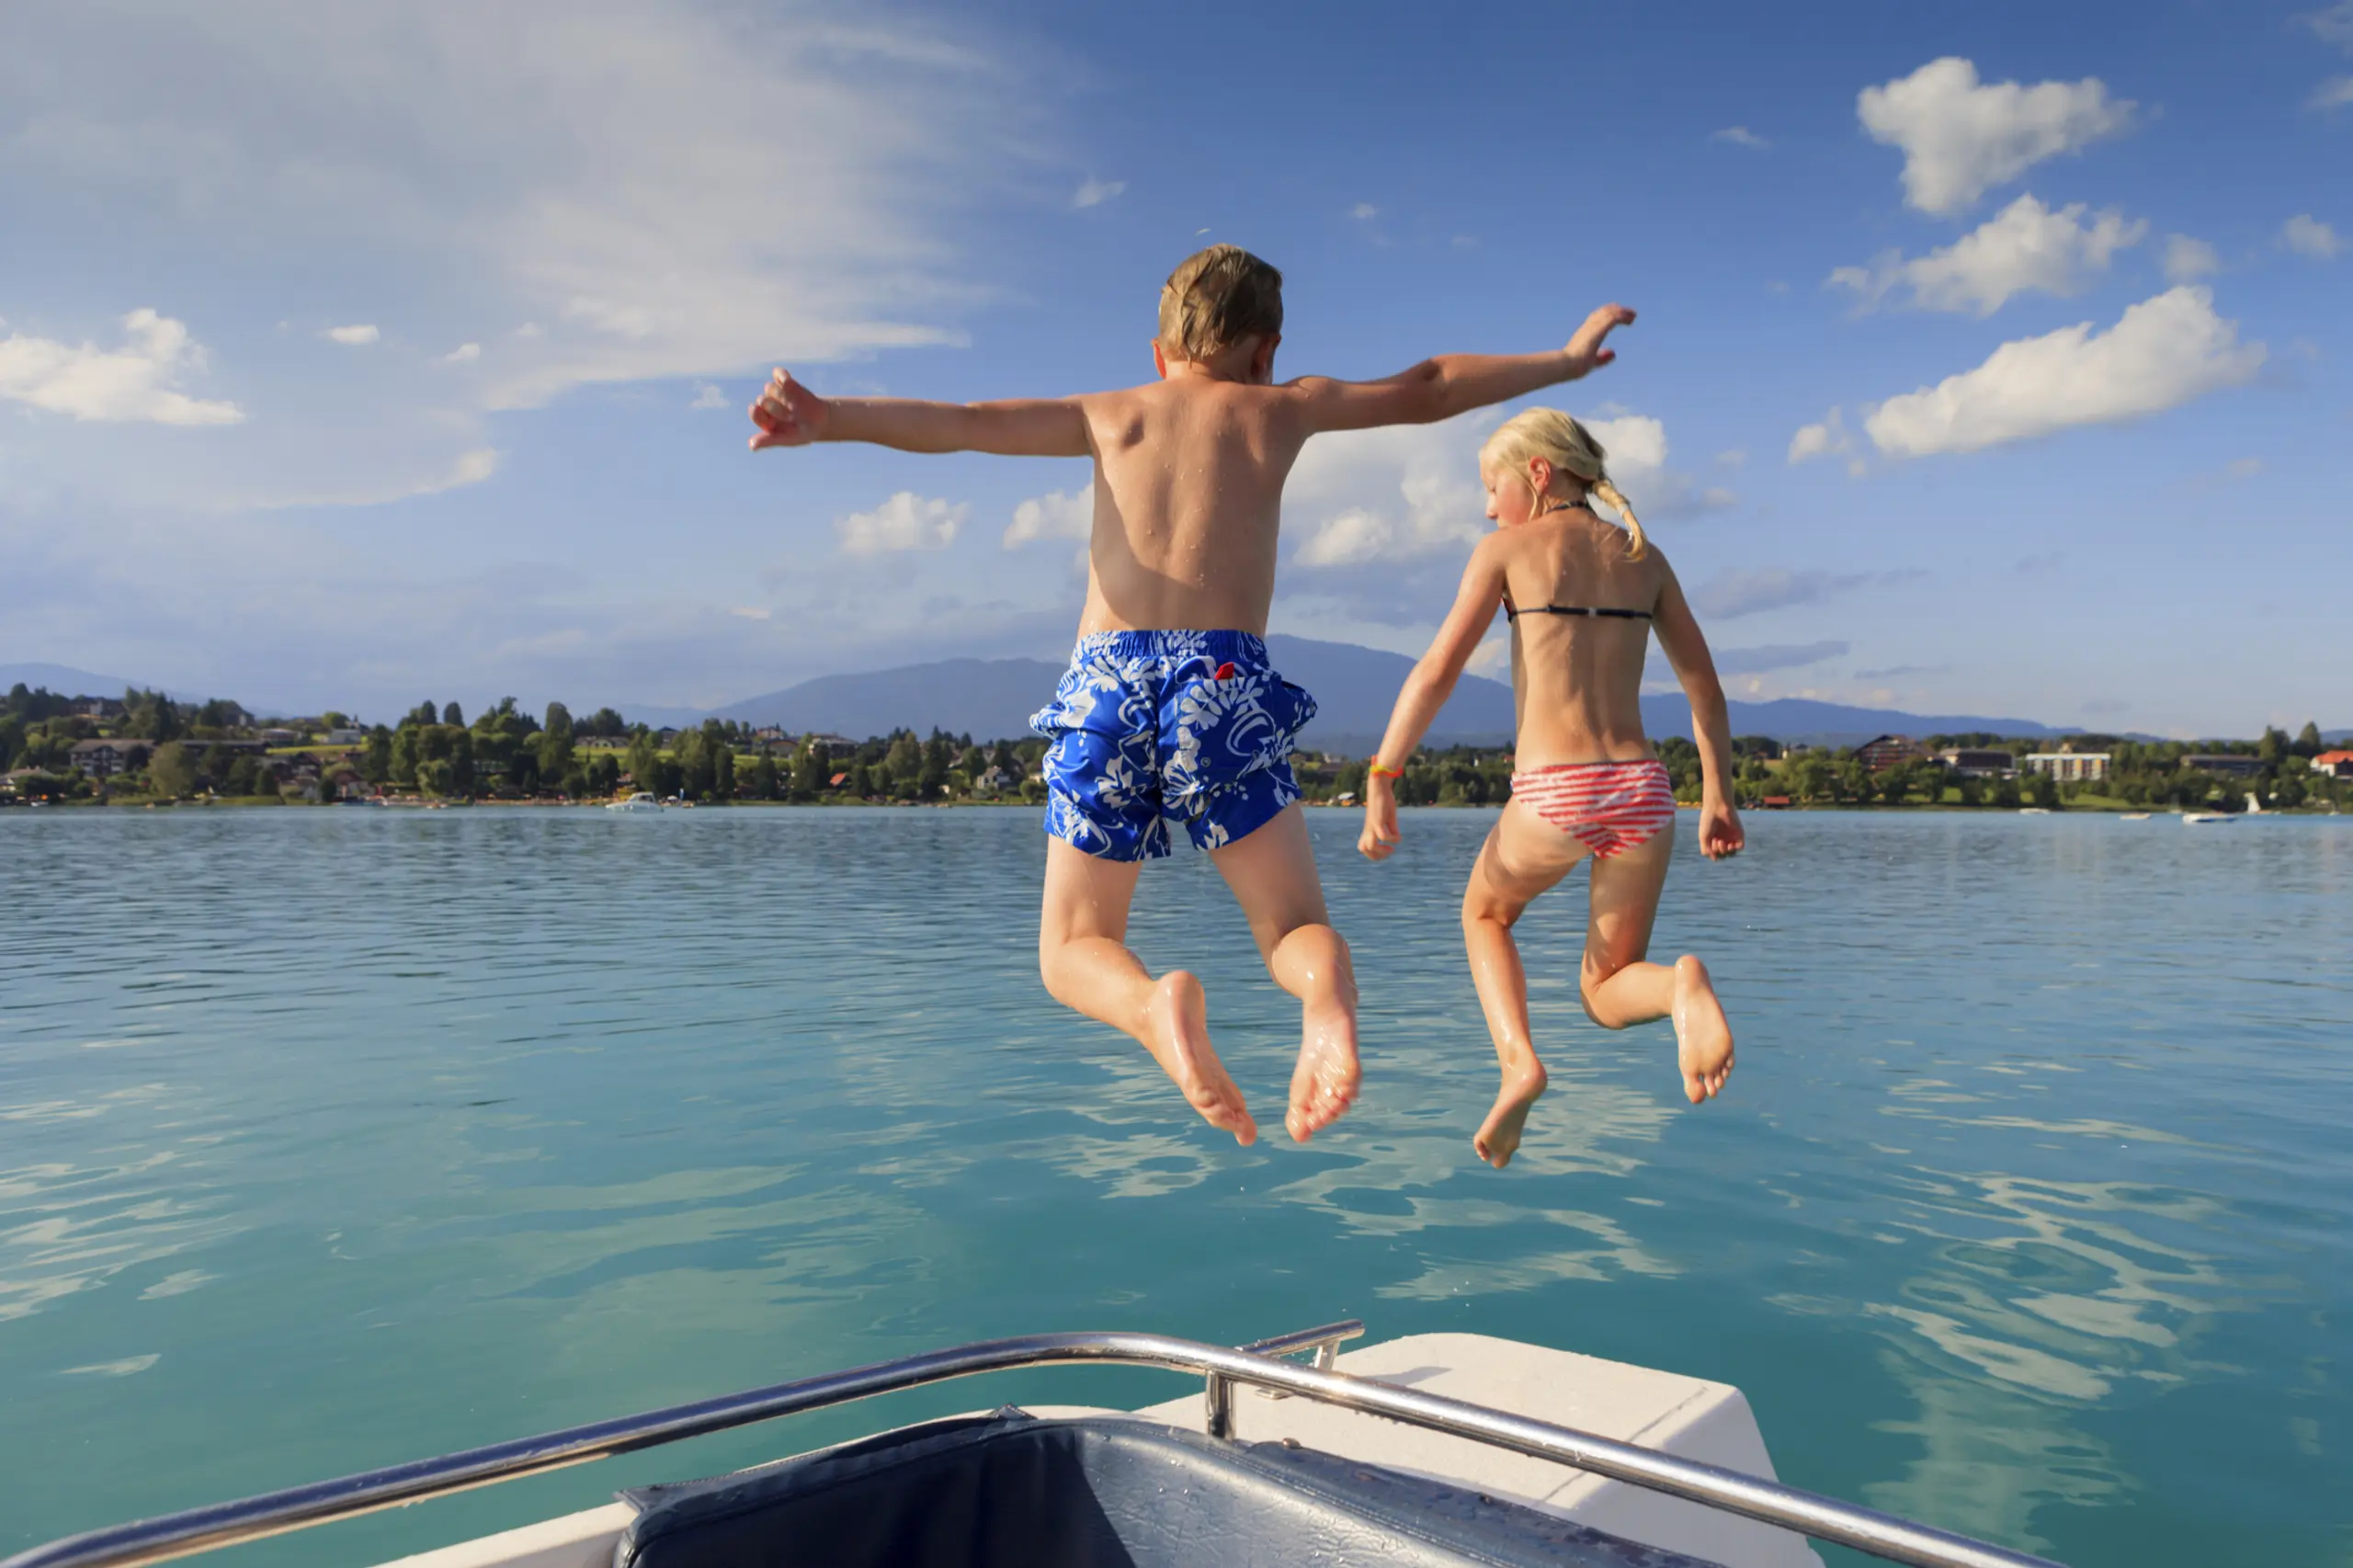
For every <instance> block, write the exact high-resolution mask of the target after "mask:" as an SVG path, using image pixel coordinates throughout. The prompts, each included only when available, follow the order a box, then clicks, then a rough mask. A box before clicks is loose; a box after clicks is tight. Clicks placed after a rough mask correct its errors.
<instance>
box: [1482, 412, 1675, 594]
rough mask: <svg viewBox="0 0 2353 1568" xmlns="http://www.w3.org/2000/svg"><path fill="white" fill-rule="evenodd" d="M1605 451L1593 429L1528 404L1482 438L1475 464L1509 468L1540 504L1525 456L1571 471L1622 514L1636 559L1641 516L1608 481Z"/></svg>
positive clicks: (1641, 547) (1643, 547)
mask: <svg viewBox="0 0 2353 1568" xmlns="http://www.w3.org/2000/svg"><path fill="white" fill-rule="evenodd" d="M1608 455H1609V454H1608V453H1607V452H1605V451H1603V450H1602V449H1601V443H1600V442H1598V441H1597V440H1595V439H1594V438H1593V432H1592V431H1590V430H1588V429H1586V427H1585V426H1582V425H1580V424H1578V423H1577V422H1576V421H1575V420H1574V419H1573V418H1571V417H1570V416H1569V415H1565V414H1563V413H1562V412H1561V411H1560V410H1559V409H1557V408H1531V409H1529V410H1528V411H1527V412H1525V413H1523V414H1516V415H1512V416H1511V417H1510V418H1509V419H1506V421H1504V423H1503V425H1502V426H1501V427H1500V428H1498V429H1497V430H1496V431H1495V434H1494V435H1492V436H1490V437H1487V444H1486V445H1485V446H1483V447H1481V448H1480V449H1479V467H1480V470H1481V471H1482V472H1485V471H1486V470H1488V469H1491V468H1492V469H1509V470H1510V471H1511V472H1513V473H1514V474H1516V475H1517V476H1518V479H1519V482H1520V483H1522V484H1525V485H1527V486H1528V491H1529V495H1530V496H1531V497H1533V498H1534V499H1535V501H1536V503H1537V504H1538V505H1539V506H1541V505H1542V504H1543V501H1544V497H1543V496H1541V495H1539V494H1536V485H1535V483H1534V482H1533V481H1531V480H1530V479H1529V477H1528V464H1529V460H1531V459H1534V458H1542V459H1543V460H1545V461H1546V462H1548V463H1551V464H1552V472H1555V473H1567V474H1573V475H1574V476H1575V477H1576V478H1578V479H1580V480H1582V481H1584V482H1585V487H1586V489H1587V490H1589V491H1591V492H1592V493H1593V494H1595V495H1597V496H1598V497H1600V499H1601V500H1602V501H1603V502H1604V503H1606V504H1607V505H1608V507H1609V509H1610V510H1611V511H1613V512H1616V513H1617V514H1618V515H1619V516H1620V517H1623V518H1625V519H1626V534H1627V540H1628V543H1627V551H1626V553H1627V555H1628V557H1629V558H1630V559H1631V560H1635V561H1640V560H1641V559H1642V558H1643V555H1644V553H1646V552H1647V551H1648V550H1649V548H1650V545H1649V542H1648V541H1647V540H1644V539H1643V525H1642V520H1641V519H1640V518H1638V517H1635V516H1634V508H1633V507H1631V506H1628V505H1627V504H1626V497H1625V496H1623V495H1622V494H1619V491H1618V487H1617V486H1616V485H1615V484H1612V483H1609V471H1608V468H1606V467H1604V466H1603V460H1604V459H1605V458H1607V457H1608Z"/></svg>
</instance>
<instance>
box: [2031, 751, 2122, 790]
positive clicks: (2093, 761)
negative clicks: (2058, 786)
mask: <svg viewBox="0 0 2353 1568" xmlns="http://www.w3.org/2000/svg"><path fill="white" fill-rule="evenodd" d="M2109 757H2110V754H2109V753H2108V752H2104V751H2070V750H2068V749H2067V748H2066V747H2064V746H2062V747H2060V748H2059V749H2058V750H2057V751H2038V752H2031V753H2029V754H2028V755H2027V756H2025V757H2023V758H2021V759H2020V760H2021V761H2022V762H2023V763H2024V765H2025V767H2026V770H2027V771H2028V772H2029V773H2048V774H2049V775H2051V777H2052V778H2056V779H2057V780H2059V782H2060V783H2062V784H2092V783H2097V782H2098V781H2099V780H2100V779H2103V778H2107V777H2108V765H2109Z"/></svg>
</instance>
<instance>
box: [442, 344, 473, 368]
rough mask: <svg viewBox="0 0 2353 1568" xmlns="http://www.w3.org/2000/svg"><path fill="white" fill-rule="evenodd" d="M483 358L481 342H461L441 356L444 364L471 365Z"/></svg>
mask: <svg viewBox="0 0 2353 1568" xmlns="http://www.w3.org/2000/svg"><path fill="white" fill-rule="evenodd" d="M479 358H482V345H481V344H479V343H460V344H459V345H458V346H457V347H455V348H452V349H450V350H449V352H448V353H447V354H444V355H443V356H441V363H443V364H444V365H471V364H472V363H473V362H474V361H475V360H477V359H479Z"/></svg>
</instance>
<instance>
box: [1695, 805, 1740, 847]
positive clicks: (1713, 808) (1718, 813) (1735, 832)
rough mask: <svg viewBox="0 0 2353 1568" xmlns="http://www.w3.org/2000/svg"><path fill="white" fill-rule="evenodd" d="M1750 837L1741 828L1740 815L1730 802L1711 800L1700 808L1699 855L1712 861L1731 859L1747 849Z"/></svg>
mask: <svg viewBox="0 0 2353 1568" xmlns="http://www.w3.org/2000/svg"><path fill="white" fill-rule="evenodd" d="M1747 845H1748V835H1746V834H1745V833H1743V832H1742V831H1741V827H1740V813H1739V812H1736V811H1733V809H1732V802H1731V801H1717V800H1711V801H1705V802H1703V803H1702V804H1701V805H1700V807H1699V853H1700V854H1702V855H1705V856H1706V857H1707V858H1709V859H1711V860H1724V859H1729V858H1732V857H1733V856H1734V855H1737V854H1739V853H1740V852H1741V851H1742V850H1743V849H1744V848H1745V847H1747Z"/></svg>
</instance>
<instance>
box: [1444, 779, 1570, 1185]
mask: <svg viewBox="0 0 2353 1568" xmlns="http://www.w3.org/2000/svg"><path fill="white" fill-rule="evenodd" d="M1585 854H1586V847H1585V846H1584V845H1582V844H1580V843H1578V842H1577V841H1576V840H1575V839H1574V838H1572V837H1570V836H1569V835H1567V834H1565V833H1563V832H1561V831H1560V830H1559V829H1558V828H1556V827H1553V826H1552V824H1549V823H1546V822H1544V821H1542V820H1540V818H1538V817H1536V816H1535V815H1534V814H1533V813H1531V812H1529V811H1528V810H1527V809H1526V808H1525V807H1522V806H1518V805H1507V806H1506V807H1505V808H1504V814H1503V818H1502V820H1501V821H1499V822H1498V823H1496V824H1495V830H1494V831H1493V832H1491V833H1489V834H1488V835H1487V842H1486V843H1485V844H1483V845H1482V846H1480V849H1479V858H1478V859H1476V860H1475V861H1473V862H1472V866H1471V881H1470V885H1469V886H1467V887H1465V888H1464V889H1463V890H1462V945H1463V948H1464V949H1465V951H1466V952H1467V953H1468V954H1469V956H1470V960H1471V982H1472V984H1473V985H1475V986H1476V987H1478V991H1479V1007H1480V1010H1481V1011H1482V1012H1483V1013H1485V1014H1486V1016H1487V1035H1488V1038H1489V1039H1491V1040H1494V1041H1495V1056H1496V1058H1497V1060H1498V1061H1499V1062H1501V1063H1502V1066H1503V1085H1502V1086H1501V1087H1500V1088H1499V1089H1498V1090H1497V1091H1496V1093H1495V1105H1494V1106H1493V1107H1492V1108H1490V1109H1489V1110H1488V1112H1487V1119H1486V1120H1485V1121H1483V1122H1482V1123H1480V1125H1479V1131H1478V1133H1477V1135H1476V1136H1474V1137H1473V1138H1472V1141H1471V1146H1472V1148H1474V1149H1476V1150H1477V1151H1478V1152H1479V1157H1480V1158H1481V1159H1483V1160H1484V1161H1486V1162H1487V1163H1488V1164H1489V1165H1493V1166H1495V1168H1496V1169H1497V1170H1501V1169H1502V1168H1503V1167H1504V1166H1506V1165H1509V1164H1511V1157H1512V1155H1513V1154H1514V1153H1517V1152H1518V1149H1519V1139H1520V1133H1521V1131H1522V1130H1523V1129H1524V1128H1525V1127H1526V1126H1527V1124H1528V1112H1529V1108H1530V1107H1532V1106H1533V1105H1535V1103H1536V1101H1537V1098H1538V1096H1541V1095H1542V1094H1543V1093H1544V1084H1545V1077H1544V1063H1543V1062H1540V1061H1539V1060H1538V1059H1537V1055H1536V1043H1535V1040H1533V1039H1532V1038H1531V1036H1530V1034H1529V1027H1528V971H1526V970H1525V969H1524V968H1523V967H1522V966H1521V964H1520V961H1519V945H1518V943H1517V942H1515V941H1514V940H1513V939H1512V934H1511V928H1512V926H1514V925H1516V924H1518V920H1519V917H1520V915H1521V913H1522V912H1524V911H1525V910H1526V909H1527V908H1528V905H1529V903H1530V902H1531V901H1532V900H1533V899H1534V898H1535V897H1536V895H1537V894H1538V893H1540V892H1544V891H1545V890H1546V889H1547V888H1550V887H1552V885H1553V884H1554V883H1556V882H1558V881H1560V880H1561V879H1562V878H1563V877H1565V876H1567V875H1568V874H1569V870H1570V869H1571V868H1572V867H1574V866H1575V864H1576V863H1577V861H1578V860H1580V859H1582V858H1584V857H1585Z"/></svg>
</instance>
